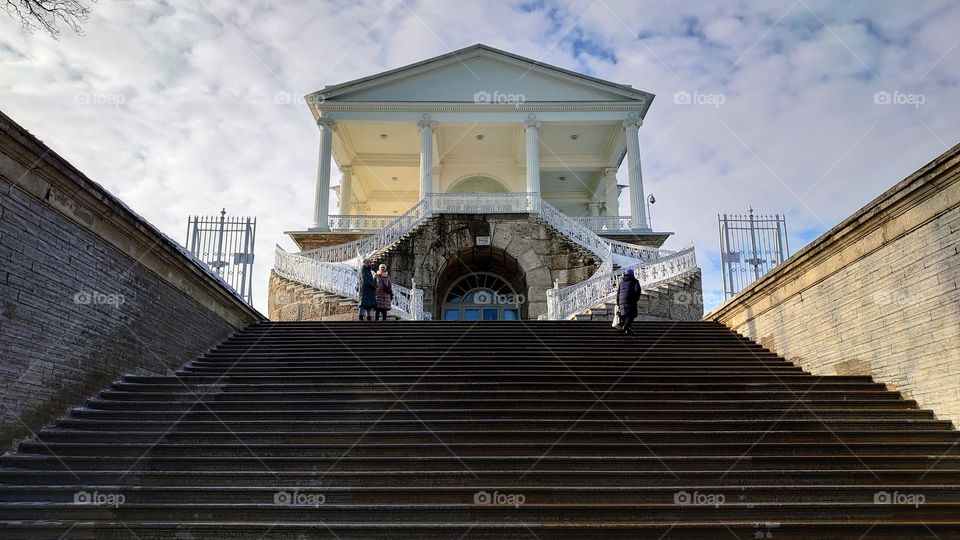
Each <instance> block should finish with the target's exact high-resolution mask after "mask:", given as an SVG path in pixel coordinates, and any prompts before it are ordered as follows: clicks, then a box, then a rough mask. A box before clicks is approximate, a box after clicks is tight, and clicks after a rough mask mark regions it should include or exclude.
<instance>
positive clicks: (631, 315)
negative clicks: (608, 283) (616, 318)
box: [617, 268, 640, 334]
mask: <svg viewBox="0 0 960 540" xmlns="http://www.w3.org/2000/svg"><path fill="white" fill-rule="evenodd" d="M639 301H640V282H639V281H637V278H635V277H634V276H633V268H627V270H626V271H625V272H624V273H623V280H621V281H620V286H619V287H618V288H617V310H618V312H619V313H620V329H622V330H623V333H624V334H629V333H630V325H632V324H633V320H634V319H636V318H637V302H639Z"/></svg>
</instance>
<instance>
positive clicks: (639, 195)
mask: <svg viewBox="0 0 960 540" xmlns="http://www.w3.org/2000/svg"><path fill="white" fill-rule="evenodd" d="M642 125H643V120H641V119H640V118H637V117H635V116H631V117H629V118H627V119H626V120H624V121H623V129H624V131H625V132H626V135H627V179H628V182H627V185H628V187H629V188H630V216H631V221H630V225H631V227H632V228H633V229H647V228H648V227H647V212H646V208H645V207H644V204H643V173H642V172H641V171H640V134H639V133H637V130H638V129H639V128H640V126H642Z"/></svg>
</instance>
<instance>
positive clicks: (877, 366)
mask: <svg viewBox="0 0 960 540" xmlns="http://www.w3.org/2000/svg"><path fill="white" fill-rule="evenodd" d="M958 282H960V145H958V146H956V147H954V148H953V149H951V150H950V151H948V152H946V153H945V154H943V155H942V156H940V157H939V158H937V159H936V160H934V161H933V162H931V163H930V164H928V165H926V166H925V167H923V168H922V169H920V170H919V171H917V172H916V173H914V174H913V175H911V176H910V177H908V178H907V179H906V180H904V181H902V182H900V183H899V184H897V185H896V186H895V187H894V188H892V189H891V190H889V191H887V192H886V193H884V194H883V195H881V196H880V197H879V198H877V199H876V200H874V201H873V202H871V203H870V204H868V205H867V206H866V207H864V208H863V209H861V210H860V211H858V212H857V213H856V214H854V215H853V216H851V217H850V218H849V219H847V220H846V221H844V222H843V223H841V224H840V225H838V226H837V227H835V228H834V229H832V230H831V231H829V232H827V233H826V234H825V235H823V236H822V237H821V238H819V239H817V240H816V241H814V242H813V243H812V244H811V245H810V246H808V247H806V248H804V249H803V250H802V251H800V252H799V253H797V254H795V255H794V256H793V257H791V258H790V259H789V260H788V261H787V262H786V263H784V264H783V265H781V266H780V267H778V268H777V269H775V270H774V271H772V272H770V273H769V274H767V275H765V276H763V277H762V278H761V279H760V280H759V281H757V282H756V283H754V284H753V285H752V286H750V287H748V288H747V289H745V290H744V291H741V292H740V293H739V294H738V295H737V296H736V297H734V298H733V299H731V300H730V301H728V302H727V303H725V304H724V305H722V306H721V307H719V308H717V309H716V310H714V311H713V312H712V313H709V314H708V315H707V316H706V318H708V319H713V320H717V321H720V322H722V323H724V324H726V325H728V326H730V327H731V328H733V329H735V330H737V331H738V332H740V333H742V334H744V335H747V336H749V337H751V338H754V339H756V340H758V341H760V343H762V344H763V345H764V346H766V347H768V348H770V349H772V350H774V351H776V352H777V353H779V354H781V355H783V356H785V357H786V358H787V359H789V360H792V361H794V362H796V363H798V364H799V365H801V366H803V367H804V368H805V369H807V370H809V371H811V372H813V373H815V374H824V375H832V374H851V375H872V376H873V377H874V378H875V379H876V380H878V381H879V382H883V383H886V384H887V385H888V386H890V387H891V388H894V389H896V390H899V391H901V392H902V393H903V394H904V395H905V396H906V397H908V398H912V399H916V400H917V401H918V402H919V403H920V406H921V407H924V408H930V409H932V410H934V411H935V412H936V413H937V414H938V415H939V416H940V417H941V418H945V419H950V420H953V421H954V422H955V423H957V422H958V421H960V290H958Z"/></svg>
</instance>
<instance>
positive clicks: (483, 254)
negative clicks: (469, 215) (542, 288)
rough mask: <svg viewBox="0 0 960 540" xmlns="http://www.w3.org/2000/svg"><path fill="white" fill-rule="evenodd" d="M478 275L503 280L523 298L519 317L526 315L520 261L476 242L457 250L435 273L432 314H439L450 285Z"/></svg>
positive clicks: (524, 289)
mask: <svg viewBox="0 0 960 540" xmlns="http://www.w3.org/2000/svg"><path fill="white" fill-rule="evenodd" d="M477 274H490V275H492V276H496V277H497V278H499V279H501V280H503V281H504V282H506V284H507V285H508V286H509V287H510V288H511V289H512V292H513V293H516V294H517V295H519V296H522V298H523V301H522V302H521V303H520V304H519V308H520V318H521V319H526V318H528V314H529V307H528V304H529V303H528V302H527V301H526V298H527V294H528V287H527V277H526V272H524V270H523V267H522V266H521V265H520V262H519V261H517V260H516V259H515V258H513V257H512V256H511V255H510V254H509V253H507V252H506V251H504V250H502V249H500V248H498V247H494V246H476V245H475V246H472V247H469V248H466V249H462V250H460V251H458V252H457V253H456V254H455V255H454V256H453V257H450V258H449V259H448V260H447V261H446V264H445V265H444V266H443V268H442V269H441V270H440V271H439V272H438V273H437V282H436V287H435V288H434V290H435V291H436V294H435V295H434V313H436V314H437V315H438V317H442V314H443V305H444V302H445V301H446V298H447V295H448V293H449V292H450V290H451V287H453V286H454V285H455V284H457V283H458V282H460V281H461V280H463V279H464V278H466V277H468V276H471V275H477Z"/></svg>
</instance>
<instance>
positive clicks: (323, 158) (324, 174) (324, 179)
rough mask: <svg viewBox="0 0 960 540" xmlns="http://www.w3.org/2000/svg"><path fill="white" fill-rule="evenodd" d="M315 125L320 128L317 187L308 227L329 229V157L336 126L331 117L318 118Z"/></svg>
mask: <svg viewBox="0 0 960 540" xmlns="http://www.w3.org/2000/svg"><path fill="white" fill-rule="evenodd" d="M317 127H319V128H320V158H319V163H318V164H317V189H316V192H315V193H314V201H313V225H311V226H310V229H311V230H314V231H329V230H330V223H329V221H330V220H329V214H330V159H331V153H332V152H333V130H334V129H335V127H336V122H334V121H333V119H332V118H326V117H324V118H320V119H319V120H317Z"/></svg>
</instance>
